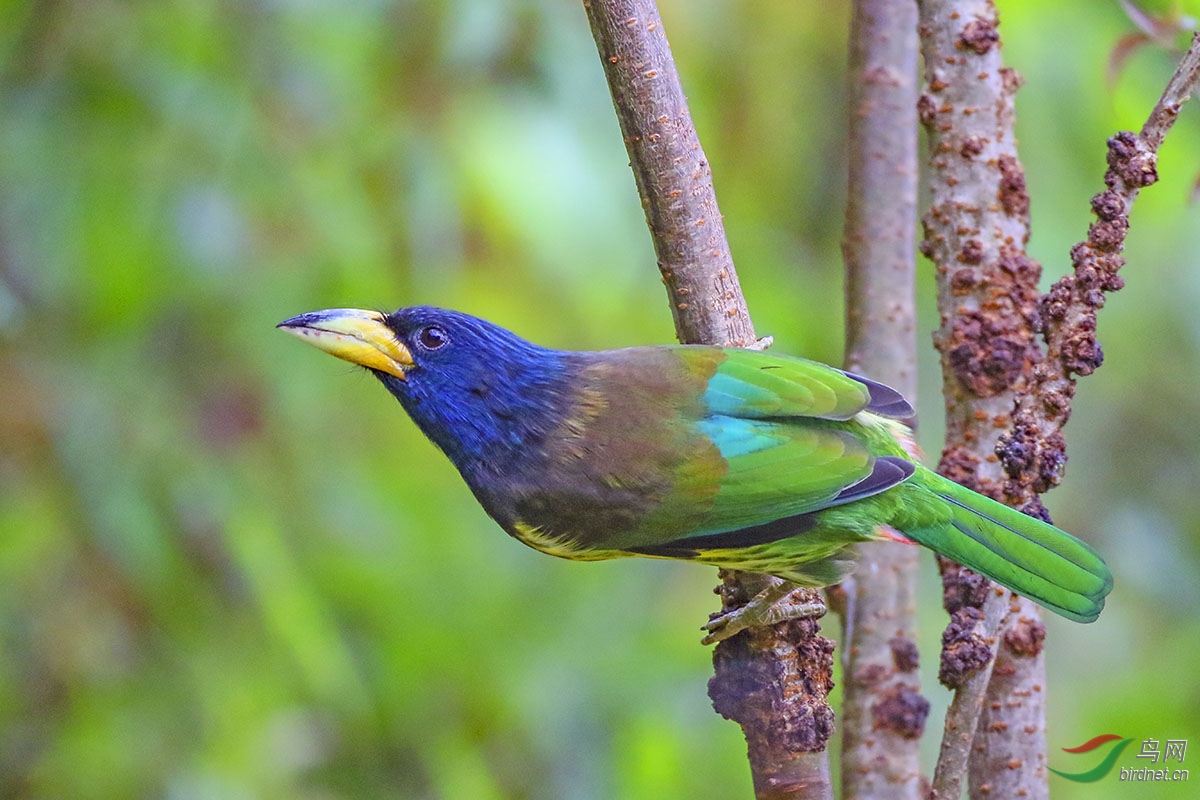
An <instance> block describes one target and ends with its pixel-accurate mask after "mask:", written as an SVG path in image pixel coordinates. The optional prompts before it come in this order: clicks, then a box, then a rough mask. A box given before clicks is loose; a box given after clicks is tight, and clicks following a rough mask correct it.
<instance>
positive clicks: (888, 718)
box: [841, 0, 929, 800]
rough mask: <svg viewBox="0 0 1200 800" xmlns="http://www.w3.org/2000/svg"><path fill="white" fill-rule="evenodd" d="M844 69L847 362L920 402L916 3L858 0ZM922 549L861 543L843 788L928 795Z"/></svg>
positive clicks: (852, 596)
mask: <svg viewBox="0 0 1200 800" xmlns="http://www.w3.org/2000/svg"><path fill="white" fill-rule="evenodd" d="M853 12H854V16H853V22H852V24H851V31H850V60H849V70H848V75H847V85H848V93H849V97H850V108H849V111H850V113H849V134H850V136H849V153H848V158H849V167H850V175H849V187H848V192H847V201H848V202H847V209H846V228H845V234H844V237H843V241H842V255H843V259H844V261H845V267H846V366H847V368H848V369H850V370H852V371H855V372H860V373H862V374H864V375H869V376H870V377H872V378H875V379H876V380H880V381H883V382H884V383H887V384H890V385H891V386H893V387H894V388H896V389H897V390H899V391H900V392H901V393H902V394H904V395H905V397H907V398H908V399H909V401H910V402H915V400H916V389H917V376H916V372H917V370H916V367H917V340H916V314H915V310H914V303H913V294H914V275H915V235H916V206H917V125H916V123H917V115H916V100H917V33H916V29H917V6H916V3H915V0H855V3H854V8H853ZM917 556H918V552H917V548H915V547H912V546H909V545H903V544H896V543H892V542H871V543H867V544H864V545H861V546H860V547H859V555H858V563H859V566H858V569H857V570H856V572H855V575H854V579H853V580H852V581H850V582H847V584H846V585H845V589H846V592H847V602H846V603H845V611H844V620H845V628H844V632H845V636H844V639H843V640H844V641H845V642H846V647H845V649H844V651H843V659H844V660H845V667H846V669H845V675H846V681H845V687H844V692H845V695H844V697H845V700H844V703H843V706H842V732H843V734H842V735H843V745H842V756H841V763H842V795H843V796H844V797H854V798H862V799H863V800H869V798H905V797H907V798H916V797H918V796H919V795H920V789H921V781H920V767H919V763H918V754H919V744H920V736H921V734H922V732H923V731H924V727H925V718H926V716H927V715H928V712H929V702H928V701H927V700H926V699H925V698H924V697H922V696H921V693H920V682H919V680H918V678H917V648H916V644H915V642H914V636H915V625H914V614H915V610H916V604H915V599H914V596H915V583H916V569H917Z"/></svg>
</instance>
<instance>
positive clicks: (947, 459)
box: [918, 0, 1048, 798]
mask: <svg viewBox="0 0 1200 800" xmlns="http://www.w3.org/2000/svg"><path fill="white" fill-rule="evenodd" d="M918 6H919V9H920V27H919V32H920V38H921V48H922V55H923V56H924V61H925V78H926V86H925V92H924V94H923V95H922V96H921V98H920V101H919V104H918V113H919V115H920V118H921V121H922V123H923V124H924V125H925V127H926V129H927V130H928V132H929V142H930V166H931V168H932V169H931V173H930V194H931V205H930V209H929V212H928V214H927V215H926V216H925V218H924V220H923V221H924V225H925V239H924V241H923V242H922V245H921V247H922V252H924V253H925V255H926V256H928V257H929V258H930V259H931V260H932V261H933V262H934V264H935V265H936V269H937V282H938V308H939V310H940V312H941V327H940V328H939V330H938V332H937V333H936V334H935V336H934V342H935V344H936V346H937V348H938V350H939V351H940V353H941V358H942V372H943V376H944V377H943V380H944V382H943V393H944V395H945V401H946V441H947V444H946V449H945V450H944V451H943V453H942V459H941V462H940V464H939V471H941V472H942V474H944V475H946V476H948V477H950V478H952V479H954V480H956V481H958V482H959V483H962V484H964V485H966V486H968V487H970V488H972V489H975V490H976V491H980V492H982V493H984V494H988V495H991V496H993V497H1000V498H1003V490H1004V488H1005V480H1004V479H1005V476H1004V473H1003V471H1002V469H1001V467H1000V464H999V460H998V458H997V456H996V454H995V449H996V444H997V441H998V439H999V434H1000V432H1001V431H1002V430H1004V429H1005V428H1007V427H1008V426H1009V425H1010V423H1011V414H1012V409H1013V407H1014V403H1015V400H1016V397H1017V396H1018V395H1019V394H1020V393H1021V392H1022V391H1024V390H1025V387H1026V383H1027V380H1028V377H1029V375H1030V374H1031V373H1032V370H1033V367H1034V365H1035V364H1036V363H1037V362H1038V361H1039V360H1040V358H1041V353H1040V350H1039V347H1038V344H1037V341H1036V339H1035V338H1034V330H1035V318H1036V312H1037V301H1038V297H1039V295H1038V291H1037V283H1038V278H1039V277H1040V274H1041V267H1040V266H1039V265H1038V264H1037V263H1036V262H1035V261H1033V260H1032V259H1030V258H1029V257H1028V255H1027V254H1026V252H1025V244H1026V242H1027V240H1028V237H1029V197H1028V195H1027V194H1026V191H1025V176H1024V171H1023V169H1022V167H1021V162H1020V160H1019V159H1018V157H1017V152H1016V140H1015V137H1014V135H1013V119H1014V111H1013V96H1014V94H1015V93H1016V90H1017V88H1018V86H1019V84H1020V79H1019V78H1018V76H1017V74H1016V73H1015V72H1014V71H1013V70H1011V69H1009V68H1007V67H1005V66H1004V65H1003V61H1002V59H1001V57H1000V48H999V45H1000V36H999V33H998V31H997V25H998V19H997V16H996V9H995V6H994V4H993V2H992V1H991V0H918ZM941 563H942V565H943V582H944V585H945V593H946V607H947V610H949V611H950V612H951V622H950V626H949V627H948V628H947V630H946V635H945V637H944V648H943V653H942V669H941V677H942V680H943V682H944V683H947V685H951V686H955V687H958V688H957V692H956V696H955V700H954V702H953V703H952V705H951V708H950V710H949V711H948V713H947V717H946V729H945V732H944V735H943V747H942V753H941V756H940V758H939V762H938V766H937V769H936V771H935V775H934V787H933V790H934V795H935V796H937V797H948V798H957V797H958V786H959V784H960V782H961V776H962V756H963V755H970V757H971V758H974V754H975V753H976V752H978V747H979V746H980V744H981V743H982V744H983V745H984V749H985V750H987V752H988V753H989V754H990V755H994V754H995V753H996V752H998V750H999V749H1000V748H1001V747H1005V748H1008V752H1007V753H1006V755H1007V758H1004V759H1003V763H1004V764H1005V765H1007V766H1011V765H1013V764H1017V765H1020V767H1019V768H1006V769H1003V770H1001V771H995V770H994V769H993V768H994V766H995V764H996V763H998V760H997V759H994V758H990V757H989V758H988V759H987V760H986V761H985V762H979V763H980V766H979V767H978V768H976V767H975V766H972V769H971V779H972V791H973V792H974V793H975V794H976V795H977V794H978V793H979V792H982V791H984V787H985V786H986V787H987V788H988V789H990V796H993V797H1028V798H1039V797H1046V796H1047V793H1048V786H1047V783H1046V770H1045V765H1044V759H1045V750H1046V744H1045V724H1044V719H1045V708H1044V692H1041V691H1038V692H1036V693H1032V692H1031V693H1029V694H1028V696H1020V697H1017V698H1016V699H1015V701H1014V698H1008V697H1006V698H1004V700H1003V701H1002V702H994V703H993V702H992V701H990V700H988V701H985V702H983V704H982V708H983V709H984V710H986V712H987V713H989V714H991V716H989V717H987V718H985V720H984V722H983V724H982V725H980V724H979V719H980V717H979V715H980V712H981V707H980V701H982V700H983V699H984V696H985V695H984V693H983V692H982V691H981V688H982V687H984V686H987V684H988V682H989V678H990V677H991V676H990V675H988V674H987V672H988V665H989V664H991V663H992V656H993V655H994V654H995V652H996V647H997V644H998V643H997V639H996V629H995V628H994V627H992V626H993V625H997V624H1000V622H1001V620H1003V619H1005V618H1006V616H1007V617H1008V618H1009V619H1012V620H1016V621H1018V622H1020V624H1022V625H1025V626H1031V627H1034V628H1040V626H1041V622H1040V618H1039V616H1038V611H1037V609H1036V607H1034V606H1033V605H1032V604H1029V603H1027V602H1025V601H1023V600H1016V601H1011V602H1015V603H1018V604H1019V605H1018V608H1019V609H1020V611H1019V613H1018V614H1008V611H1009V605H1010V600H1009V597H1010V596H1011V595H1010V593H1009V592H1007V591H992V590H989V588H988V583H987V582H986V581H984V580H983V579H981V578H979V576H977V575H975V574H974V573H971V572H970V571H969V570H966V569H962V568H960V567H958V566H957V565H949V564H947V563H946V562H945V561H944V560H942V561H941ZM1002 635H1003V634H1002ZM1038 641H1039V643H1040V639H1039V640H1038ZM1009 667H1011V668H1012V669H1014V670H1017V671H1018V672H1019V673H1020V674H1014V675H1013V676H1011V677H1012V678H1013V679H1014V680H1017V681H1018V682H1019V683H1020V684H1021V685H1022V686H1026V685H1036V686H1038V687H1042V686H1044V685H1045V663H1044V660H1043V658H1042V656H1041V648H1040V646H1039V647H1037V648H1036V653H1033V654H1032V655H1030V656H1029V657H1027V658H1023V659H1021V661H1020V662H1019V663H1012V664H1010V665H1009ZM998 689H999V687H998V686H992V687H990V689H989V691H990V692H995V691H997V690H998ZM990 697H996V696H995V695H994V694H991V695H990ZM993 705H995V706H996V707H997V708H996V709H995V710H994V712H993V709H992V708H991V707H992V706H993ZM1013 705H1018V706H1020V716H1021V719H1022V725H1021V727H1019V728H1016V727H1012V728H1011V730H1009V734H1010V735H1008V736H1007V737H1006V738H1005V739H1004V740H1003V741H1002V742H990V741H989V740H988V736H989V734H990V732H992V731H1000V730H1002V729H1003V728H1004V726H1005V725H1006V722H1005V720H1004V719H1003V717H1004V716H1005V715H1009V714H1015V713H1016V712H1015V710H1014V709H1013V708H1012V706H1013ZM972 736H973V737H974V743H975V746H974V747H967V746H966V745H968V744H969V743H970V742H971V741H972V739H971V737H972ZM988 769H992V771H990V772H989V771H988Z"/></svg>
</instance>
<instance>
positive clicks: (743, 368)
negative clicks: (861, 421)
mask: <svg viewBox="0 0 1200 800" xmlns="http://www.w3.org/2000/svg"><path fill="white" fill-rule="evenodd" d="M680 350H681V351H683V355H682V357H683V358H684V360H685V361H686V360H689V356H690V354H689V353H687V350H688V348H680ZM724 352H725V356H726V357H725V360H724V361H722V362H721V363H720V365H719V366H718V367H717V369H716V372H714V373H713V374H712V376H711V377H709V379H708V385H707V387H706V389H705V391H704V397H703V402H704V406H705V409H706V410H707V411H708V413H710V414H721V415H726V416H732V417H740V418H746V419H763V418H770V417H813V418H816V419H827V420H848V419H851V418H852V417H853V416H854V415H855V414H857V413H859V412H860V411H871V412H873V413H875V414H881V415H883V416H887V417H900V418H903V417H910V416H912V415H913V409H912V406H910V405H909V404H908V402H907V401H905V400H904V398H903V397H901V396H900V393H899V392H897V391H896V390H894V389H892V388H891V387H889V386H884V385H883V384H881V383H876V382H875V381H872V380H869V379H867V378H863V377H860V376H858V375H852V374H850V373H847V372H843V371H842V370H840V369H835V368H834V367H831V366H828V365H827V364H821V363H819V362H816V361H807V360H805V359H802V358H792V357H789V356H781V355H773V354H770V353H763V352H760V351H757V350H740V349H735V348H729V349H726V350H725V351H724Z"/></svg>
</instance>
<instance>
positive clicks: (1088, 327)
mask: <svg viewBox="0 0 1200 800" xmlns="http://www.w3.org/2000/svg"><path fill="white" fill-rule="evenodd" d="M1198 80H1200V33H1197V34H1196V35H1194V36H1193V37H1192V44H1191V47H1190V48H1189V49H1188V51H1187V52H1186V53H1185V54H1184V56H1183V59H1182V60H1181V61H1180V63H1179V67H1178V69H1176V71H1175V74H1174V75H1172V77H1171V80H1170V82H1169V83H1168V84H1167V88H1166V89H1165V90H1164V91H1163V94H1162V96H1161V97H1160V98H1159V100H1158V103H1157V104H1156V105H1155V106H1154V110H1153V111H1152V112H1151V113H1150V116H1149V118H1148V119H1147V120H1146V124H1145V125H1143V126H1142V131H1141V133H1140V134H1138V135H1135V134H1133V133H1131V132H1129V131H1121V132H1120V133H1118V134H1117V135H1116V136H1114V137H1112V138H1111V139H1109V140H1108V171H1107V172H1105V174H1104V185H1105V186H1106V187H1107V188H1106V189H1105V190H1104V191H1102V192H1100V193H1099V194H1097V195H1096V196H1095V197H1093V198H1092V211H1093V212H1094V213H1095V215H1096V217H1097V219H1096V221H1095V222H1093V223H1092V225H1091V227H1090V228H1089V229H1088V237H1087V239H1086V240H1085V241H1082V242H1080V243H1079V244H1077V245H1075V246H1074V247H1073V248H1071V263H1072V265H1073V266H1074V269H1073V271H1072V272H1071V273H1070V274H1068V275H1064V276H1063V277H1062V278H1060V279H1059V280H1058V281H1057V282H1056V283H1055V284H1054V286H1053V287H1052V288H1051V289H1050V291H1049V293H1047V294H1046V296H1045V297H1043V298H1042V299H1041V302H1040V304H1039V311H1040V321H1041V333H1042V336H1043V337H1044V339H1045V341H1046V349H1047V353H1046V358H1045V360H1044V361H1043V362H1042V363H1041V364H1039V365H1038V367H1037V369H1036V370H1035V371H1034V383H1033V386H1032V387H1031V391H1030V392H1028V393H1027V394H1025V395H1023V396H1022V398H1021V402H1020V403H1019V404H1018V407H1017V412H1016V414H1015V415H1014V418H1013V428H1012V430H1011V431H1010V432H1009V433H1007V434H1005V436H1004V437H1003V440H1002V442H1001V445H1000V450H999V451H998V452H999V454H1000V457H1001V460H1002V462H1003V464H1004V468H1005V470H1006V471H1007V473H1008V475H1009V477H1010V478H1011V479H1012V482H1013V483H1014V484H1015V486H1013V487H1012V489H1011V491H1012V493H1013V494H1014V495H1017V496H1019V497H1021V499H1022V500H1025V501H1028V500H1031V499H1032V496H1033V495H1034V494H1042V493H1044V492H1046V491H1048V490H1049V489H1051V488H1053V487H1054V486H1057V485H1058V483H1059V482H1060V481H1061V480H1062V472H1063V466H1064V465H1065V464H1066V460H1067V455H1066V441H1065V440H1064V439H1063V436H1062V433H1061V431H1062V427H1063V426H1064V425H1065V424H1066V423H1067V420H1068V419H1069V418H1070V416H1071V399H1072V398H1073V397H1074V396H1075V376H1076V375H1079V376H1083V375H1090V374H1091V373H1092V372H1094V371H1095V370H1096V369H1097V368H1098V367H1099V366H1100V364H1101V362H1102V361H1103V360H1104V352H1103V350H1102V349H1101V348H1100V343H1099V342H1098V341H1097V340H1096V311H1097V309H1099V308H1101V307H1102V306H1103V305H1104V302H1105V294H1106V293H1108V292H1115V291H1117V290H1118V289H1120V288H1121V287H1122V286H1124V284H1125V281H1124V280H1123V279H1122V278H1121V276H1120V275H1118V274H1117V271H1118V270H1119V269H1121V267H1123V266H1124V265H1125V259H1124V257H1123V256H1122V255H1121V252H1122V251H1123V250H1124V248H1125V235H1126V233H1127V232H1128V230H1129V211H1130V209H1131V208H1132V207H1133V201H1134V200H1136V199H1137V196H1138V192H1139V191H1140V190H1141V189H1142V188H1144V187H1146V186H1150V185H1151V184H1153V183H1154V182H1156V181H1157V180H1158V171H1157V162H1158V148H1159V146H1160V145H1161V144H1162V142H1163V139H1164V138H1165V137H1166V135H1167V132H1168V131H1169V130H1170V129H1171V126H1172V125H1174V124H1175V119H1176V118H1177V117H1178V116H1179V110H1180V108H1181V107H1182V105H1183V104H1184V103H1185V102H1186V101H1187V99H1188V97H1190V96H1191V93H1192V91H1193V90H1194V89H1195V87H1196V83H1197V81H1198Z"/></svg>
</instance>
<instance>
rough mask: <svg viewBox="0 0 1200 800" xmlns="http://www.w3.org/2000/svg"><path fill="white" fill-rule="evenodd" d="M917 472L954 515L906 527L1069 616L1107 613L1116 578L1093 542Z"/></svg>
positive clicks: (914, 536) (1087, 618) (923, 540)
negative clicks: (1107, 600)
mask: <svg viewBox="0 0 1200 800" xmlns="http://www.w3.org/2000/svg"><path fill="white" fill-rule="evenodd" d="M914 478H916V479H917V482H919V483H920V484H921V485H923V486H924V487H925V488H927V489H929V490H930V491H932V492H934V493H935V494H936V495H937V496H938V497H940V498H941V499H942V500H944V501H945V503H946V505H947V507H948V508H949V510H950V520H949V521H948V522H946V523H944V524H940V525H936V526H929V527H918V528H905V529H904V533H905V535H907V536H909V537H911V538H912V539H915V540H916V541H918V542H920V543H921V544H923V545H925V546H926V547H929V548H931V549H933V550H936V551H937V552H939V553H941V554H942V555H945V556H947V557H949V558H952V559H954V560H955V561H958V562H959V563H961V564H964V565H966V566H968V567H970V568H971V569H973V570H975V571H976V572H980V573H982V574H984V575H986V576H987V577H989V578H991V579H992V580H994V581H996V583H999V584H1001V585H1002V586H1006V587H1008V588H1009V589H1012V590H1013V591H1014V592H1016V593H1017V594H1021V595H1024V596H1025V597H1028V598H1029V599H1031V600H1033V601H1035V602H1037V603H1039V604H1041V605H1043V606H1045V607H1046V608H1048V609H1050V610H1051V611H1055V612H1057V613H1059V614H1061V615H1062V616H1064V617H1067V618H1068V619H1073V620H1075V621H1077V622H1092V621H1094V620H1095V619H1096V617H1098V616H1100V612H1101V610H1103V608H1104V598H1105V596H1106V595H1108V593H1109V592H1110V591H1112V586H1113V578H1112V572H1110V571H1109V569H1108V565H1106V564H1105V563H1104V559H1102V558H1101V557H1100V555H1099V554H1098V553H1097V552H1096V551H1095V550H1093V549H1092V548H1091V547H1090V546H1089V545H1088V544H1086V543H1084V542H1081V541H1080V540H1079V539H1076V538H1075V537H1074V536H1072V535H1070V534H1069V533H1067V532H1065V531H1062V530H1059V529H1058V528H1056V527H1054V526H1053V525H1049V524H1047V523H1045V522H1042V521H1041V520H1038V519H1034V518H1033V517H1030V516H1027V515H1025V514H1022V513H1021V512H1019V511H1017V510H1016V509H1013V508H1009V507H1008V506H1006V505H1004V504H1003V503H998V502H996V501H995V500H992V499H990V498H987V497H984V496H983V495H980V494H977V493H975V492H972V491H971V490H969V489H965V488H963V487H962V486H959V485H958V484H956V483H954V482H953V481H950V480H947V479H946V478H943V477H941V476H940V475H937V474H936V473H933V472H930V471H928V470H921V471H920V473H919V474H918V475H916V476H914Z"/></svg>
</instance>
